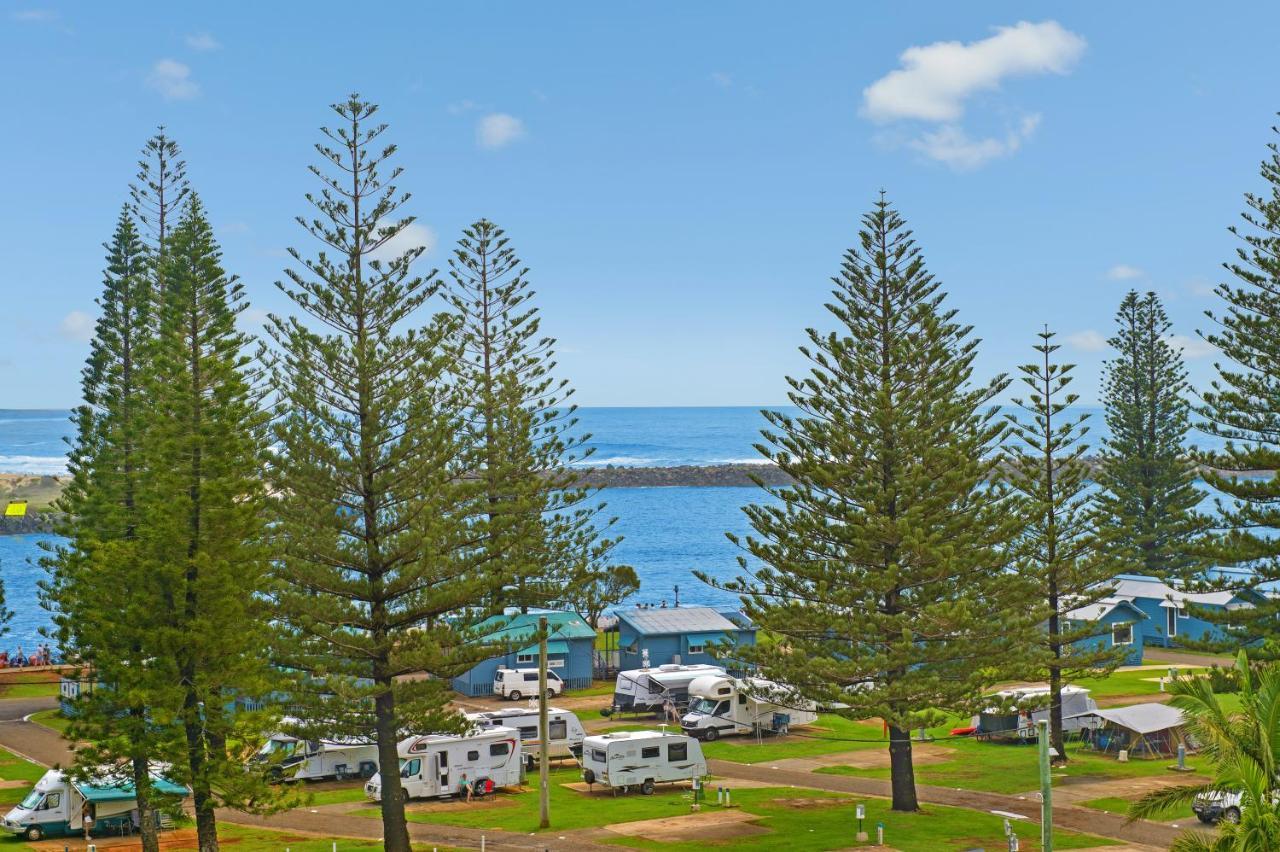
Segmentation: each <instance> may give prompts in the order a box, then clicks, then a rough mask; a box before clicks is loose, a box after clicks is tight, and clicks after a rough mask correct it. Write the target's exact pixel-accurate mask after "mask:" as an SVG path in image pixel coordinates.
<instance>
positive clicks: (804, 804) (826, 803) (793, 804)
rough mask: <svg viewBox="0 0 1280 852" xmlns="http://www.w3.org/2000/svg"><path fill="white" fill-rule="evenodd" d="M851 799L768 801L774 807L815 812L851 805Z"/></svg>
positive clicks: (815, 798) (814, 798)
mask: <svg viewBox="0 0 1280 852" xmlns="http://www.w3.org/2000/svg"><path fill="white" fill-rule="evenodd" d="M853 801H854V800H853V799H825V798H824V799H820V798H817V797H813V798H808V799H770V800H769V802H770V803H771V804H774V805H780V806H782V807H784V808H791V809H792V810H796V811H816V810H821V809H823V808H838V807H841V806H843V805H850V804H853Z"/></svg>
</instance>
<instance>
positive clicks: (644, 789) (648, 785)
mask: <svg viewBox="0 0 1280 852" xmlns="http://www.w3.org/2000/svg"><path fill="white" fill-rule="evenodd" d="M653 790H654V787H653V779H652V778H646V779H644V783H643V784H641V785H640V792H641V793H643V794H644V795H646V796H652V795H653Z"/></svg>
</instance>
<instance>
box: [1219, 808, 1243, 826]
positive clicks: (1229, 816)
mask: <svg viewBox="0 0 1280 852" xmlns="http://www.w3.org/2000/svg"><path fill="white" fill-rule="evenodd" d="M1222 821H1223V822H1229V823H1232V824H1233V825H1234V824H1235V823H1238V822H1240V809H1239V808H1227V809H1226V810H1225V811H1223V812H1222Z"/></svg>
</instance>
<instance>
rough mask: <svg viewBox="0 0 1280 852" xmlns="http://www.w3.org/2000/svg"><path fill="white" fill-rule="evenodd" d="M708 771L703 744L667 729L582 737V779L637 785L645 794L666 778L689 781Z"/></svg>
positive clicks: (620, 786) (618, 786) (619, 786)
mask: <svg viewBox="0 0 1280 852" xmlns="http://www.w3.org/2000/svg"><path fill="white" fill-rule="evenodd" d="M706 774H707V761H706V759H705V758H704V757H703V756H702V744H701V743H699V742H698V741H697V740H695V739H694V738H693V737H689V736H685V735H684V734H675V733H668V732H667V731H619V732H617V733H613V734H597V735H595V736H590V737H587V738H586V739H585V740H583V741H582V780H583V781H585V782H587V783H588V784H604V785H605V786H606V787H612V788H615V789H621V790H623V791H624V792H625V791H626V789H627V788H628V787H639V788H640V792H641V793H643V794H645V795H646V796H648V795H651V794H652V793H653V789H654V785H655V784H661V783H663V782H666V781H691V780H692V779H694V778H701V777H702V776H704V775H706Z"/></svg>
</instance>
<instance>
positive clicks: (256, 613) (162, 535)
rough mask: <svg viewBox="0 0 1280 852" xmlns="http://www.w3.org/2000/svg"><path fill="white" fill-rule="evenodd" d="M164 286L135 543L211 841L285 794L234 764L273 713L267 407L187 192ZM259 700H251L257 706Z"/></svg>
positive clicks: (149, 372) (239, 293) (207, 230)
mask: <svg viewBox="0 0 1280 852" xmlns="http://www.w3.org/2000/svg"><path fill="white" fill-rule="evenodd" d="M162 262H163V274H162V280H163V281H164V289H163V292H162V293H161V298H160V303H159V306H158V316H157V320H158V321H157V329H156V337H155V342H154V344H153V347H152V352H151V356H150V358H149V363H148V365H147V369H146V371H145V373H144V387H145V391H146V398H147V401H148V405H149V406H150V407H151V409H152V410H153V413H152V415H151V416H150V418H149V419H148V422H147V424H146V425H147V428H146V430H145V433H144V442H143V452H142V458H143V473H142V476H141V479H140V482H139V489H138V494H139V498H138V499H139V506H140V515H141V517H142V524H141V526H140V532H141V535H140V540H141V547H140V551H141V555H142V558H143V561H144V564H146V565H147V568H148V571H149V572H150V573H151V574H152V576H153V577H154V580H155V582H156V583H157V584H158V586H159V589H160V592H161V594H162V596H163V598H164V607H163V610H162V612H161V613H160V616H159V618H158V619H152V621H153V623H154V622H156V621H159V622H160V623H159V624H155V628H156V631H157V633H158V637H157V643H158V644H159V646H160V647H161V648H163V649H164V651H163V653H164V654H165V656H166V657H167V658H168V659H171V660H172V673H173V674H174V675H175V677H174V679H173V681H172V683H171V685H170V687H169V689H168V695H167V701H166V702H165V703H166V705H167V706H168V707H170V708H172V709H173V711H174V712H175V714H176V718H177V722H178V724H179V727H180V729H181V734H182V740H181V743H180V745H181V750H180V752H181V759H180V760H177V761H175V762H174V765H173V773H174V775H175V780H179V781H182V782H184V783H186V784H187V785H188V786H189V787H190V789H191V792H192V802H193V805H194V810H195V819H196V832H197V835H198V842H199V846H200V849H201V850H202V852H216V850H217V849H218V835H217V823H216V818H215V814H214V811H215V809H216V808H218V807H229V808H235V809H239V810H248V811H255V812H267V811H270V810H273V809H275V808H277V807H281V806H284V805H286V804H288V803H290V801H289V800H290V797H288V796H284V795H280V792H279V791H278V790H277V789H276V788H273V787H272V786H271V785H270V784H268V783H267V779H266V774H265V772H264V771H262V769H261V768H258V769H250V768H247V767H246V766H245V764H244V755H243V754H242V753H241V749H243V748H245V747H249V748H252V744H253V743H255V742H258V741H260V740H261V737H262V735H263V732H264V731H268V730H271V729H272V728H273V727H274V724H275V713H274V710H273V708H272V706H271V705H270V703H269V701H268V699H269V697H270V695H271V694H272V692H273V691H274V688H275V681H276V679H275V677H274V676H273V670H272V669H271V667H270V665H269V662H270V661H269V657H268V656H267V655H265V654H264V653H263V649H264V648H266V647H268V645H269V643H270V639H271V632H270V620H271V619H270V612H269V610H268V609H267V600H268V599H267V595H268V593H269V592H270V590H271V589H270V583H271V577H270V564H271V560H270V556H271V553H270V548H269V541H268V531H267V514H266V492H265V486H264V480H263V476H262V473H263V466H264V461H265V456H266V442H265V439H266V417H265V414H264V412H263V411H262V409H261V406H260V401H261V391H260V390H259V389H258V388H257V387H255V384H256V381H257V378H258V375H259V372H260V371H259V370H258V369H257V368H256V367H254V366H253V357H252V354H251V353H250V351H249V349H250V346H251V343H252V341H251V338H249V336H248V335H246V334H245V333H243V332H241V331H239V330H237V328H236V318H237V316H238V315H239V314H240V313H241V312H242V311H243V310H244V309H245V307H246V306H247V303H246V301H245V299H244V289H243V286H242V285H241V283H240V282H239V281H238V280H237V279H236V278H234V277H233V276H229V275H228V274H227V273H226V272H225V271H224V270H223V268H222V262H221V251H220V249H219V248H218V245H217V243H216V241H215V239H214V236H213V230H212V228H211V227H210V225H209V222H208V219H207V217H206V215H205V212H204V208H203V206H202V204H201V203H200V200H199V198H198V197H197V196H196V195H195V194H194V193H192V194H190V195H188V197H187V200H186V202H185V207H184V210H183V213H182V218H181V220H180V221H179V223H178V225H177V227H176V228H174V229H173V231H172V232H171V234H170V237H169V241H168V244H167V246H166V250H165V254H164V257H163V261H162ZM256 708H262V709H256Z"/></svg>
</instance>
